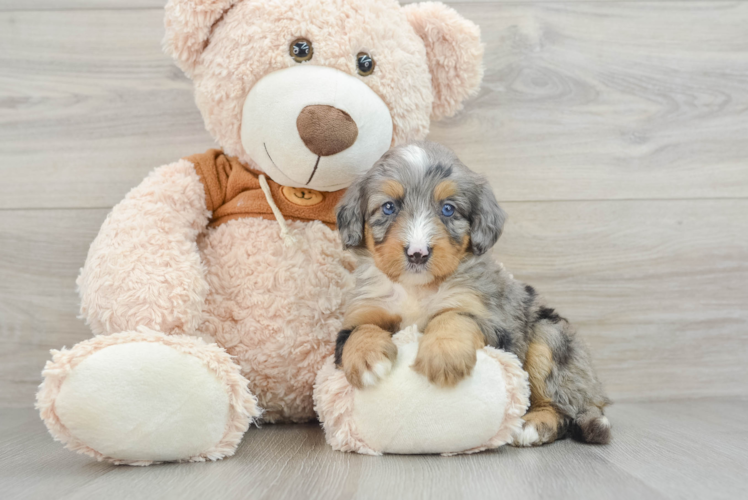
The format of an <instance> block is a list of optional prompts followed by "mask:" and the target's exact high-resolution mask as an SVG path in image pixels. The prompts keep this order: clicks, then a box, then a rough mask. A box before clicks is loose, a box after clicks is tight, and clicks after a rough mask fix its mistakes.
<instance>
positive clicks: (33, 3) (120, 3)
mask: <svg viewBox="0 0 748 500" xmlns="http://www.w3.org/2000/svg"><path fill="white" fill-rule="evenodd" d="M166 2H167V0H0V11H16V12H23V11H30V10H33V11H45V10H55V11H59V10H84V9H90V10H102V9H112V10H114V9H116V10H122V9H148V8H150V9H163V8H164V5H166Z"/></svg>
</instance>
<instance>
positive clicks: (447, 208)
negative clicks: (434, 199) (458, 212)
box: [442, 203, 455, 217]
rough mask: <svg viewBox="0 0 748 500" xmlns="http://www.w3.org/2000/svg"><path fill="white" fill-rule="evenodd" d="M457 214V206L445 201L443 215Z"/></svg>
mask: <svg viewBox="0 0 748 500" xmlns="http://www.w3.org/2000/svg"><path fill="white" fill-rule="evenodd" d="M454 214H455V207H454V205H450V204H449V203H445V204H444V205H442V215H443V216H444V217H452V216H453V215H454Z"/></svg>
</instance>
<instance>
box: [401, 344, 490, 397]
mask: <svg viewBox="0 0 748 500" xmlns="http://www.w3.org/2000/svg"><path fill="white" fill-rule="evenodd" d="M476 361H477V351H476V346H475V343H474V342H473V340H472V339H470V338H467V337H465V338H461V337H459V336H441V335H437V334H427V335H424V336H423V337H422V338H421V342H420V344H419V345H418V354H417V355H416V361H415V363H413V369H414V370H415V371H417V372H418V373H420V374H422V375H425V376H426V378H428V379H429V381H430V382H431V383H432V384H436V385H438V386H441V387H454V386H455V385H457V384H458V383H459V382H460V380H462V379H463V378H465V377H467V376H469V375H470V373H471V372H472V371H473V367H475V363H476Z"/></svg>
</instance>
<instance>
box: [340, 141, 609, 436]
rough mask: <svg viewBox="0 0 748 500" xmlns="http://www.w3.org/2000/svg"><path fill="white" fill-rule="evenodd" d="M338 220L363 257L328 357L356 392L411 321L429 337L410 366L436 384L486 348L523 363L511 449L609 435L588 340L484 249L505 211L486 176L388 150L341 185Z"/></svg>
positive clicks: (438, 156) (428, 154)
mask: <svg viewBox="0 0 748 500" xmlns="http://www.w3.org/2000/svg"><path fill="white" fill-rule="evenodd" d="M337 219H338V229H339V230H340V234H341V237H342V239H343V244H344V245H345V246H346V247H347V248H352V249H354V251H355V252H356V254H357V256H358V258H359V265H358V267H357V270H356V279H357V284H356V287H355V289H354V290H353V292H352V295H351V296H350V297H349V301H348V306H347V308H346V313H345V320H344V330H342V331H341V332H340V334H339V335H338V342H337V347H336V351H335V361H336V363H337V366H338V367H339V368H340V369H342V370H344V371H345V375H346V377H347V379H348V380H349V382H350V383H351V384H352V385H354V386H355V387H358V388H361V387H365V386H368V385H373V384H376V383H377V381H378V380H379V379H381V378H382V377H384V376H385V375H386V374H387V373H388V371H389V370H390V368H391V367H392V362H393V360H394V359H395V357H396V355H397V347H396V346H395V344H394V343H393V342H392V334H393V333H395V332H397V331H399V330H400V329H401V328H404V327H406V326H409V325H412V324H417V325H418V328H419V330H420V331H422V332H423V333H424V335H423V337H422V338H421V340H420V344H419V348H418V356H417V358H416V361H415V363H414V365H413V369H415V370H416V371H417V372H419V373H421V374H423V375H425V376H426V377H428V379H429V380H430V381H431V382H432V383H434V384H438V385H440V386H447V387H448V386H454V385H455V384H457V383H458V382H459V381H460V380H461V379H462V378H463V377H466V376H468V375H469V374H470V372H471V370H472V368H473V367H474V366H475V362H476V350H477V349H480V348H481V347H483V346H484V345H489V346H493V347H497V348H500V349H504V350H506V351H511V352H513V353H514V354H516V355H517V356H518V357H519V359H520V360H521V361H522V363H523V365H524V368H525V370H526V371H527V373H528V374H529V379H530V388H531V396H530V409H529V411H528V412H527V414H526V415H525V417H524V420H525V424H524V429H523V431H522V433H521V434H520V435H518V436H517V437H516V438H515V444H517V445H522V446H533V445H540V444H543V443H549V442H552V441H554V440H555V439H558V438H561V437H563V436H564V435H565V434H566V432H567V431H568V430H570V431H571V432H572V433H573V434H574V435H575V436H577V437H578V438H579V439H581V440H583V441H586V442H589V443H607V442H608V441H609V440H610V424H609V422H608V419H607V418H606V417H605V416H604V415H603V409H604V408H605V406H606V405H607V404H609V400H608V398H607V397H606V396H605V394H604V392H603V389H602V387H601V384H600V382H599V381H598V379H597V377H596V375H595V372H594V370H593V368H592V365H591V363H590V356H589V353H588V351H587V349H586V348H585V346H584V344H583V343H582V342H581V341H579V340H578V339H577V338H576V336H575V332H574V329H573V328H572V326H571V325H570V324H569V323H568V322H567V321H566V319H564V318H562V317H561V316H559V315H558V314H557V313H556V312H555V311H554V310H553V309H550V308H548V307H546V306H545V305H544V304H543V303H542V302H541V300H540V299H539V298H538V295H537V294H536V292H535V290H534V289H533V288H532V287H531V286H529V285H525V284H523V283H521V282H519V281H517V280H515V279H513V278H512V277H511V275H510V274H508V273H507V271H505V270H504V269H503V267H502V266H501V265H500V264H499V263H497V262H496V261H495V260H494V259H493V258H492V257H491V255H490V254H489V253H487V252H488V250H490V249H491V247H493V245H494V244H495V243H496V241H497V240H498V238H499V236H500V235H501V231H502V227H503V225H504V219H505V214H504V212H503V210H502V209H501V208H500V207H499V205H498V203H497V202H496V198H495V197H494V195H493V192H492V191H491V188H490V186H489V185H488V183H487V181H486V179H485V178H483V177H482V176H480V175H478V174H476V173H474V172H472V171H471V170H469V169H468V168H467V167H465V165H463V164H462V163H461V162H460V161H459V160H458V159H457V157H456V156H455V155H454V153H452V152H451V151H450V150H448V149H447V148H445V147H443V146H440V145H438V144H434V143H428V142H419V143H414V144H410V145H407V146H402V147H398V148H394V149H392V150H390V151H389V152H388V153H386V154H385V155H384V156H383V157H382V158H381V159H380V160H379V161H378V162H377V163H376V164H375V165H374V167H373V168H372V169H371V170H370V171H369V172H368V173H366V174H365V175H363V176H362V177H360V178H359V179H358V180H357V181H356V182H355V183H354V184H353V185H352V186H351V187H350V188H349V189H348V191H347V192H346V194H345V197H344V198H343V200H342V201H341V204H340V206H339V207H338V213H337Z"/></svg>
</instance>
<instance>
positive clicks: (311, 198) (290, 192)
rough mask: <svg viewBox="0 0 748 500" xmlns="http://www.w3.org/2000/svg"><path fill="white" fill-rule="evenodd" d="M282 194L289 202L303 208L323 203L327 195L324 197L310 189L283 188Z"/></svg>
mask: <svg viewBox="0 0 748 500" xmlns="http://www.w3.org/2000/svg"><path fill="white" fill-rule="evenodd" d="M281 193H283V196H284V197H285V198H286V199H287V200H288V201H290V202H291V203H293V204H294V205H299V206H302V207H311V206H313V205H317V204H319V203H322V201H323V200H324V199H325V195H323V194H322V193H320V192H319V191H315V190H314V189H308V188H295V187H290V186H283V187H282V188H281Z"/></svg>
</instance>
